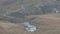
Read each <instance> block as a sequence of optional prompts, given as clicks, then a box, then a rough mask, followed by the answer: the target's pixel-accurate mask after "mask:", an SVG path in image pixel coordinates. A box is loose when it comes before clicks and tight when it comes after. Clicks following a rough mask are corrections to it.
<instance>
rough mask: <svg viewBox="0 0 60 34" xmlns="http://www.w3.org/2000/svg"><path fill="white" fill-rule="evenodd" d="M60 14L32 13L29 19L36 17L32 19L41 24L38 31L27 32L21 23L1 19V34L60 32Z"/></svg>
mask: <svg viewBox="0 0 60 34" xmlns="http://www.w3.org/2000/svg"><path fill="white" fill-rule="evenodd" d="M59 15H60V14H47V15H31V16H28V17H27V18H28V20H32V18H34V17H36V18H35V19H33V20H32V21H33V22H35V23H37V24H39V27H40V28H39V29H38V30H37V31H36V32H27V31H26V30H24V29H23V28H24V26H23V25H22V24H21V23H20V24H14V23H9V22H6V21H4V22H3V21H0V34H60V16H59Z"/></svg>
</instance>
